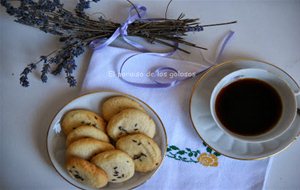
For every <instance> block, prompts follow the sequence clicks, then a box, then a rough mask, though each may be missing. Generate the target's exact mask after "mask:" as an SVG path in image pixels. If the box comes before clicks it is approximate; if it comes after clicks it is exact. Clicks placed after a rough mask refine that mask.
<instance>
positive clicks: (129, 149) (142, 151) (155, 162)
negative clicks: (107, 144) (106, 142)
mask: <svg viewBox="0 0 300 190" xmlns="http://www.w3.org/2000/svg"><path fill="white" fill-rule="evenodd" d="M116 148H117V149H119V150H122V151H124V152H126V153H127V154H128V155H129V156H130V157H131V158H132V159H133V162H134V165H135V171H138V172H148V171H152V170H154V169H156V168H157V167H158V166H159V164H160V162H161V160H162V156H161V150H160V148H159V147H158V145H157V144H156V142H155V141H153V140H152V139H151V138H150V137H148V136H146V135H143V134H132V135H127V136H124V137H121V138H120V139H119V140H118V141H117V144H116Z"/></svg>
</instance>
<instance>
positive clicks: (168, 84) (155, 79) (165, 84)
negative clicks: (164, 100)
mask: <svg viewBox="0 0 300 190" xmlns="http://www.w3.org/2000/svg"><path fill="white" fill-rule="evenodd" d="M233 34H234V32H233V31H229V33H228V34H227V35H226V36H225V37H224V38H223V40H222V41H221V43H220V44H219V46H218V48H217V51H218V52H217V53H216V59H215V60H216V61H215V62H214V64H213V65H212V66H214V65H215V64H218V62H219V59H220V58H221V56H222V54H223V52H224V49H225V47H226V45H227V44H228V42H229V40H230V39H231V37H232V36H233ZM175 51H176V50H175ZM175 51H171V52H167V53H137V54H133V55H131V56H129V57H127V58H126V59H125V60H124V61H123V63H122V64H121V67H120V69H119V74H120V79H121V80H122V81H124V82H126V83H127V84H130V85H133V86H137V87H143V88H167V87H173V86H176V85H177V84H179V83H181V82H182V81H184V80H187V79H190V78H193V77H195V76H198V75H200V74H202V73H203V72H205V71H206V70H208V69H209V68H210V67H212V66H207V68H205V69H202V70H200V71H198V72H196V73H195V75H194V76H190V77H184V78H180V79H176V78H169V80H170V81H169V82H160V81H159V80H158V78H159V77H158V76H159V73H162V72H169V73H179V71H178V70H177V69H175V68H173V67H158V68H156V69H155V70H154V71H152V72H151V73H153V75H152V74H151V76H153V77H151V78H150V79H151V80H152V82H153V83H137V82H131V81H129V80H127V79H125V78H123V77H122V76H123V75H122V73H123V68H124V66H125V64H126V62H128V60H129V59H131V58H133V57H135V56H138V55H145V54H147V55H155V56H161V57H166V56H171V55H172V54H173V53H174V52H175ZM200 51H201V50H200ZM201 55H202V54H201ZM202 56H203V55H202ZM204 60H205V61H207V59H204ZM207 62H208V63H210V64H211V63H212V61H207ZM202 66H204V65H202Z"/></svg>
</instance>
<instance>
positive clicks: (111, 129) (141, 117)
mask: <svg viewBox="0 0 300 190" xmlns="http://www.w3.org/2000/svg"><path fill="white" fill-rule="evenodd" d="M155 128H156V125H155V123H154V121H153V120H152V119H151V117H150V116H148V115H147V114H146V113H145V112H142V111H140V110H136V109H126V110H123V111H121V112H120V113H118V114H117V115H115V116H113V117H112V118H111V119H110V120H109V122H108V125H107V128H106V131H107V134H108V135H109V136H110V137H111V138H112V139H113V140H117V139H118V138H120V137H122V136H125V135H127V134H132V133H143V134H145V135H147V136H149V137H150V138H153V137H154V135H155Z"/></svg>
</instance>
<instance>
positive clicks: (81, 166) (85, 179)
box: [66, 157, 108, 188]
mask: <svg viewBox="0 0 300 190" xmlns="http://www.w3.org/2000/svg"><path fill="white" fill-rule="evenodd" d="M66 168H67V171H68V173H69V175H70V176H72V178H74V179H75V180H76V181H78V182H80V183H82V184H85V185H88V186H90V187H93V188H100V187H104V186H105V185H106V184H107V183H108V177H107V175H106V173H105V172H104V171H103V170H102V169H101V168H98V167H97V166H95V165H94V164H92V163H90V162H88V161H86V160H83V159H80V158H76V157H70V158H69V159H68V160H67V163H66Z"/></svg>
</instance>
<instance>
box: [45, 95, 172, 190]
mask: <svg viewBox="0 0 300 190" xmlns="http://www.w3.org/2000/svg"><path fill="white" fill-rule="evenodd" d="M112 96H126V97H128V98H131V99H133V100H135V101H137V102H138V103H140V104H141V105H142V106H143V107H144V109H145V110H146V111H147V113H148V115H149V116H150V117H151V118H152V119H153V120H154V122H155V123H156V134H155V137H154V140H155V142H156V143H157V144H158V146H159V147H160V149H161V152H162V156H163V159H164V157H165V154H166V146H167V135H166V131H165V128H164V126H163V123H162V122H161V120H160V118H159V116H158V115H157V114H156V113H155V111H154V110H153V109H152V108H151V107H149V106H148V105H147V104H146V103H144V102H143V101H141V100H139V99H137V98H135V97H133V96H130V95H127V94H123V93H119V92H113V91H100V92H93V93H89V94H85V95H82V96H80V97H78V98H76V99H74V100H72V101H71V102H70V103H68V104H67V105H65V106H64V107H63V108H62V109H61V110H60V111H59V112H58V113H57V114H56V115H55V117H54V119H53V120H52V122H51V124H50V127H49V130H48V136H47V149H48V154H49V157H50V160H51V162H52V164H53V166H54V168H55V169H56V171H57V172H58V173H59V175H60V176H61V177H63V178H64V179H65V180H66V181H68V182H69V183H71V184H72V185H74V186H76V187H78V188H80V189H92V188H90V187H88V186H85V185H83V184H81V183H79V182H77V181H76V180H74V179H73V178H72V177H71V176H70V175H69V174H68V173H67V171H66V169H65V151H66V144H65V142H66V136H65V135H64V134H63V132H62V131H61V126H60V119H61V117H62V116H63V115H64V113H66V112H67V111H69V110H71V109H80V108H84V109H89V110H92V111H94V112H96V113H99V114H100V116H101V113H100V112H99V106H100V105H101V104H102V103H103V101H105V100H106V99H107V98H109V97H112ZM161 163H162V162H161ZM158 168H159V167H158ZM158 168H157V169H156V170H154V171H151V172H147V173H139V172H136V173H135V175H134V176H133V177H132V178H131V179H129V180H128V181H126V182H123V183H108V185H107V186H106V187H104V188H101V189H115V190H117V189H132V188H134V187H137V186H139V185H141V184H143V183H144V182H146V181H147V180H148V179H150V178H151V176H152V175H153V174H154V173H155V172H156V171H157V170H158Z"/></svg>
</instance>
